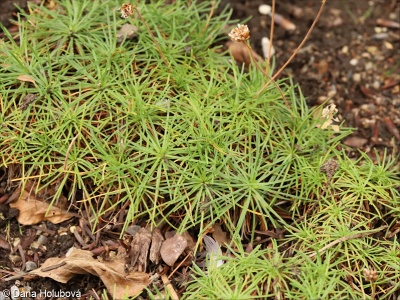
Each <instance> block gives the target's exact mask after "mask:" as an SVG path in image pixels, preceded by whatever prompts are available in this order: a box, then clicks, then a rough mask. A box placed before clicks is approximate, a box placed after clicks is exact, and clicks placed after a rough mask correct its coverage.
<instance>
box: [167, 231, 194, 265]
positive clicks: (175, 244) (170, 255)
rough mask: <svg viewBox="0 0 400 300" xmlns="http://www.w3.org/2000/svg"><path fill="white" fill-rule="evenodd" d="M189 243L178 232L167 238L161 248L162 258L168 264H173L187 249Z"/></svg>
mask: <svg viewBox="0 0 400 300" xmlns="http://www.w3.org/2000/svg"><path fill="white" fill-rule="evenodd" d="M187 244H188V243H187V241H186V239H185V238H184V237H183V236H182V235H180V234H176V235H175V236H174V237H172V238H170V239H167V240H165V241H164V242H163V243H162V245H161V249H160V254H161V258H162V260H163V261H164V262H165V263H166V264H167V265H168V266H173V265H174V263H175V262H176V261H177V260H178V258H179V256H181V254H182V253H183V251H184V250H185V249H186V247H187Z"/></svg>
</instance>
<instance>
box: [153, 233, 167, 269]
mask: <svg viewBox="0 0 400 300" xmlns="http://www.w3.org/2000/svg"><path fill="white" fill-rule="evenodd" d="M163 242H164V237H163V236H162V234H161V231H160V229H158V228H156V229H154V230H153V235H152V237H151V248H150V260H151V261H152V262H153V263H155V264H158V263H159V261H160V249H161V245H162V243H163Z"/></svg>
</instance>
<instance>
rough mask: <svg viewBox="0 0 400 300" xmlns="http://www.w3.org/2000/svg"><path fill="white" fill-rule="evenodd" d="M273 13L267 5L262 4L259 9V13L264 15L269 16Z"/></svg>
mask: <svg viewBox="0 0 400 300" xmlns="http://www.w3.org/2000/svg"><path fill="white" fill-rule="evenodd" d="M271 11H272V8H271V6H269V5H267V4H262V5H260V6H259V7H258V12H259V13H260V14H262V15H269V14H270V13H271Z"/></svg>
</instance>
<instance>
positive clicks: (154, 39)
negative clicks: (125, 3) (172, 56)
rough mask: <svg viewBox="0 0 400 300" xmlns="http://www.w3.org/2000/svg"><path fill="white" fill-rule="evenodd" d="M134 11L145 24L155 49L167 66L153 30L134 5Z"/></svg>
mask: <svg viewBox="0 0 400 300" xmlns="http://www.w3.org/2000/svg"><path fill="white" fill-rule="evenodd" d="M135 11H136V13H137V15H138V17H139V19H140V20H141V21H142V22H143V24H144V25H145V26H146V29H147V31H148V32H149V33H150V35H151V38H152V40H153V42H154V44H155V45H156V47H157V50H158V53H160V56H161V58H162V60H163V62H164V64H165V65H166V66H167V67H168V62H167V59H166V58H165V56H164V54H163V53H162V51H161V48H160V45H159V44H158V42H157V40H156V38H155V37H154V34H153V32H152V31H151V30H150V27H149V25H147V23H146V21H145V20H144V19H143V17H142V15H141V14H140V12H139V10H138V9H137V8H136V7H135Z"/></svg>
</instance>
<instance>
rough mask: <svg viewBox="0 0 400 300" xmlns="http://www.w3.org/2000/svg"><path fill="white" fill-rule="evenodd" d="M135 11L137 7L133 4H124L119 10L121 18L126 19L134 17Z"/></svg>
mask: <svg viewBox="0 0 400 300" xmlns="http://www.w3.org/2000/svg"><path fill="white" fill-rule="evenodd" d="M134 9H135V7H134V6H133V5H132V4H130V3H128V4H126V3H124V4H122V5H121V7H120V8H119V9H118V10H120V11H121V17H122V18H124V19H126V18H127V17H129V16H131V15H133V10H134Z"/></svg>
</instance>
